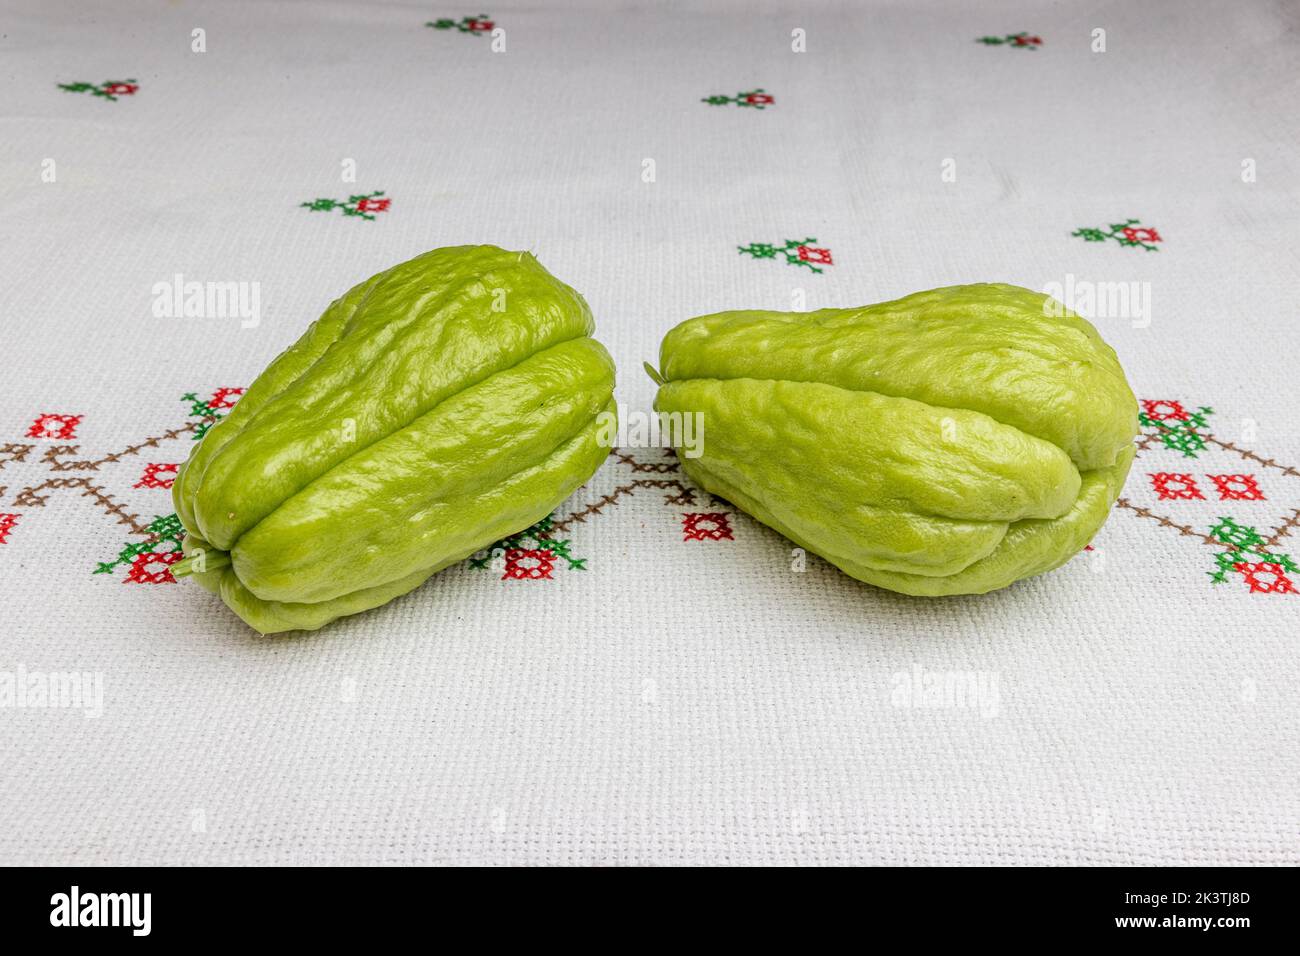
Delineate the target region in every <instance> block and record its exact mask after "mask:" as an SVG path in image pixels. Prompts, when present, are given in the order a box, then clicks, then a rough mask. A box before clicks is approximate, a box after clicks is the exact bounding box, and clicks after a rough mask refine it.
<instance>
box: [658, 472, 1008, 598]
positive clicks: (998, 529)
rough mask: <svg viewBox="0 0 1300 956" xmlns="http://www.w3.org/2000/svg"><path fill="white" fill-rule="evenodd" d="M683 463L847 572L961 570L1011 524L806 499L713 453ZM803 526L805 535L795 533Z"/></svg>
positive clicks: (697, 478)
mask: <svg viewBox="0 0 1300 956" xmlns="http://www.w3.org/2000/svg"><path fill="white" fill-rule="evenodd" d="M682 468H683V470H685V472H686V474H687V476H688V477H690V479H691V480H692V481H694V482H695V483H696V484H698V485H699V486H700V487H702V488H705V489H706V490H708V491H709V492H711V493H713V494H716V495H718V496H719V497H722V498H725V499H726V500H727V501H730V502H731V503H732V504H734V505H736V506H737V507H739V508H740V509H742V510H743V511H745V512H747V513H748V514H751V515H753V516H754V517H755V518H757V519H758V520H759V521H761V522H763V524H766V525H768V526H769V527H771V528H774V529H776V530H777V531H779V532H781V533H782V534H784V535H785V536H786V537H787V538H789V539H790V540H791V541H793V542H794V543H795V544H797V545H799V546H801V547H803V548H805V549H807V550H809V551H813V552H815V553H817V554H820V555H822V556H823V557H825V558H826V559H827V560H828V561H830V562H831V563H832V564H835V565H836V566H838V567H840V568H841V569H844V570H846V571H847V570H848V567H849V566H853V565H857V566H861V567H871V568H874V569H876V570H881V571H903V572H909V573H911V574H916V575H923V576H946V575H951V574H955V573H957V572H959V571H962V570H964V569H965V568H967V567H969V566H970V565H972V564H974V563H975V562H976V561H978V560H980V559H981V558H983V557H986V556H987V555H989V554H991V553H992V552H993V551H994V549H995V548H997V546H998V544H999V543H1000V542H1001V541H1002V538H1003V537H1004V536H1005V535H1006V533H1007V529H1008V527H1009V525H1008V523H1007V522H993V521H986V522H977V521H958V520H955V519H950V518H934V517H931V516H928V515H917V514H911V513H908V512H906V511H894V510H892V509H889V508H883V507H880V506H878V505H867V504H862V503H854V504H846V503H844V502H838V503H837V502H828V501H826V500H825V499H822V498H814V499H807V498H802V499H801V498H799V497H798V496H799V495H800V493H801V491H803V490H804V489H803V488H802V486H797V487H792V486H790V485H786V484H782V483H780V482H776V483H766V482H762V481H760V482H758V483H756V482H755V481H754V478H753V475H752V474H750V473H744V474H742V473H740V472H739V471H738V470H736V469H735V468H734V467H731V466H729V464H728V463H726V462H719V461H717V460H715V459H713V458H708V459H707V460H706V459H705V458H695V459H683V461H682ZM742 483H743V484H744V485H745V486H746V488H745V490H742V488H741V485H742ZM796 527H798V528H799V529H800V531H799V532H794V531H793V530H792V529H794V528H796ZM814 542H815V544H814ZM848 573H852V572H851V571H850V572H848Z"/></svg>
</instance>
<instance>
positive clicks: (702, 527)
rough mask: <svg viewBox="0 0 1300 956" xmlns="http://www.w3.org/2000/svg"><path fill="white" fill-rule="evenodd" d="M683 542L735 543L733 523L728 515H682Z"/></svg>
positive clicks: (713, 513)
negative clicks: (724, 541)
mask: <svg viewBox="0 0 1300 956" xmlns="http://www.w3.org/2000/svg"><path fill="white" fill-rule="evenodd" d="M682 519H683V520H682V540H683V541H722V540H724V539H725V540H727V541H734V540H735V538H733V537H732V535H731V523H730V522H729V521H728V520H727V515H726V514H720V513H718V512H712V513H709V514H683V515H682Z"/></svg>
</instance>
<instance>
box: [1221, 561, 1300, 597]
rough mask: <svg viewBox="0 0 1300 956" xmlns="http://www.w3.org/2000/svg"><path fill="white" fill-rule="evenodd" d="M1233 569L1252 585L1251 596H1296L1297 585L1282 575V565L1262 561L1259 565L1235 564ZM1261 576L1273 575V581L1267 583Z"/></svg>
mask: <svg viewBox="0 0 1300 956" xmlns="http://www.w3.org/2000/svg"><path fill="white" fill-rule="evenodd" d="M1232 569H1233V570H1234V571H1236V572H1238V573H1239V574H1240V575H1241V576H1242V577H1243V578H1245V579H1246V583H1247V584H1248V585H1250V593H1251V594H1295V593H1296V588H1295V585H1294V584H1292V583H1291V579H1290V578H1288V577H1287V576H1286V575H1285V574H1283V573H1282V565H1280V564H1274V563H1272V562H1271V561H1260V562H1258V563H1254V564H1252V563H1248V562H1244V561H1243V562H1240V563H1238V564H1234V565H1233V566H1232ZM1261 574H1271V575H1272V576H1273V579H1272V580H1271V581H1265V580H1261V579H1260V577H1259V576H1260V575H1261Z"/></svg>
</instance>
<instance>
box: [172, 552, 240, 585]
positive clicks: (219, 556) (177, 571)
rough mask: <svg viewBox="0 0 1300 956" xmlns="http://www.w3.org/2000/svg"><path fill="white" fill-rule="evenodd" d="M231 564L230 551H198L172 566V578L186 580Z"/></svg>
mask: <svg viewBox="0 0 1300 956" xmlns="http://www.w3.org/2000/svg"><path fill="white" fill-rule="evenodd" d="M228 564H230V552H229V551H215V550H214V551H198V552H196V553H195V554H192V555H190V556H189V557H188V558H186V559H185V560H183V561H177V562H176V563H175V564H173V565H172V566H171V569H170V570H171V573H172V577H174V578H184V577H188V576H189V575H191V574H201V573H203V572H204V571H215V570H217V569H218V568H224V567H225V566H226V565H228Z"/></svg>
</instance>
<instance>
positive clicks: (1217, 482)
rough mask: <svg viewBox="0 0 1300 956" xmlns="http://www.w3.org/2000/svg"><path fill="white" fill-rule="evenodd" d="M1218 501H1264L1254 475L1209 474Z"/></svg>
mask: <svg viewBox="0 0 1300 956" xmlns="http://www.w3.org/2000/svg"><path fill="white" fill-rule="evenodd" d="M1210 480H1211V481H1213V482H1214V487H1215V488H1216V489H1217V490H1218V492H1219V500H1220V501H1265V500H1266V499H1265V498H1264V492H1263V491H1261V490H1260V487H1259V483H1258V482H1257V481H1256V480H1255V476H1254V475H1210Z"/></svg>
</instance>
